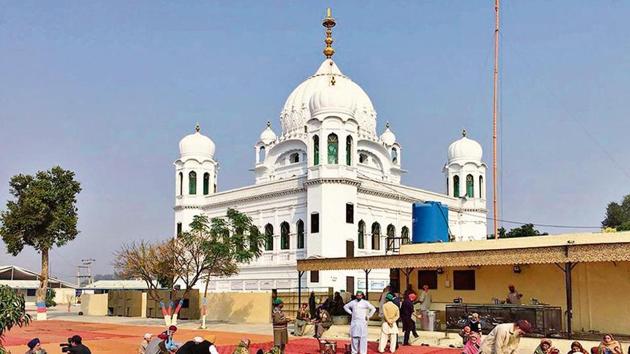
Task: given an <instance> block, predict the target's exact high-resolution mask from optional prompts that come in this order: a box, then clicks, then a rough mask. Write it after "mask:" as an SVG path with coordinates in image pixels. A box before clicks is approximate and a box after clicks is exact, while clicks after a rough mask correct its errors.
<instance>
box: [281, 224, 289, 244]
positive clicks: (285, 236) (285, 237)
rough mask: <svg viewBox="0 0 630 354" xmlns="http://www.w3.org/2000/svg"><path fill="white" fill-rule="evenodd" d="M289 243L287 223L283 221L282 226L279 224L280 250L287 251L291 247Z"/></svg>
mask: <svg viewBox="0 0 630 354" xmlns="http://www.w3.org/2000/svg"><path fill="white" fill-rule="evenodd" d="M290 242H291V241H290V240H289V223H288V222H286V221H285V222H283V223H282V224H280V249H281V250H288V249H289V247H290V246H291V244H290Z"/></svg>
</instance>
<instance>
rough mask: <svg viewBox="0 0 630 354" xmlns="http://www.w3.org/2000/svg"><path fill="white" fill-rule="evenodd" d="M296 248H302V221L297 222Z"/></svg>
mask: <svg viewBox="0 0 630 354" xmlns="http://www.w3.org/2000/svg"><path fill="white" fill-rule="evenodd" d="M296 227H297V248H300V249H301V248H304V221H302V220H298V222H297V225H296Z"/></svg>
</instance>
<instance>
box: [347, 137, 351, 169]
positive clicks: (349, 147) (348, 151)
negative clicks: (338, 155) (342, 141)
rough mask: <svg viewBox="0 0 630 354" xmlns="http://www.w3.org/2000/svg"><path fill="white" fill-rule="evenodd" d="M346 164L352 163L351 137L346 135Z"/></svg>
mask: <svg viewBox="0 0 630 354" xmlns="http://www.w3.org/2000/svg"><path fill="white" fill-rule="evenodd" d="M346 165H348V166H351V165H352V137H351V136H350V135H348V137H346Z"/></svg>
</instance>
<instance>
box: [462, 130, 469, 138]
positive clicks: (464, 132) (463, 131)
mask: <svg viewBox="0 0 630 354" xmlns="http://www.w3.org/2000/svg"><path fill="white" fill-rule="evenodd" d="M466 134H468V132H466V129H463V130H462V137H464V138H465V137H466Z"/></svg>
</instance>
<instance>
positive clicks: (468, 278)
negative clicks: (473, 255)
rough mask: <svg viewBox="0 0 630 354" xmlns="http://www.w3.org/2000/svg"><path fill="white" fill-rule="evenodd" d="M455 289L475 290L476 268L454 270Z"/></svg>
mask: <svg viewBox="0 0 630 354" xmlns="http://www.w3.org/2000/svg"><path fill="white" fill-rule="evenodd" d="M453 289H454V290H475V271H474V270H455V271H453Z"/></svg>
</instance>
